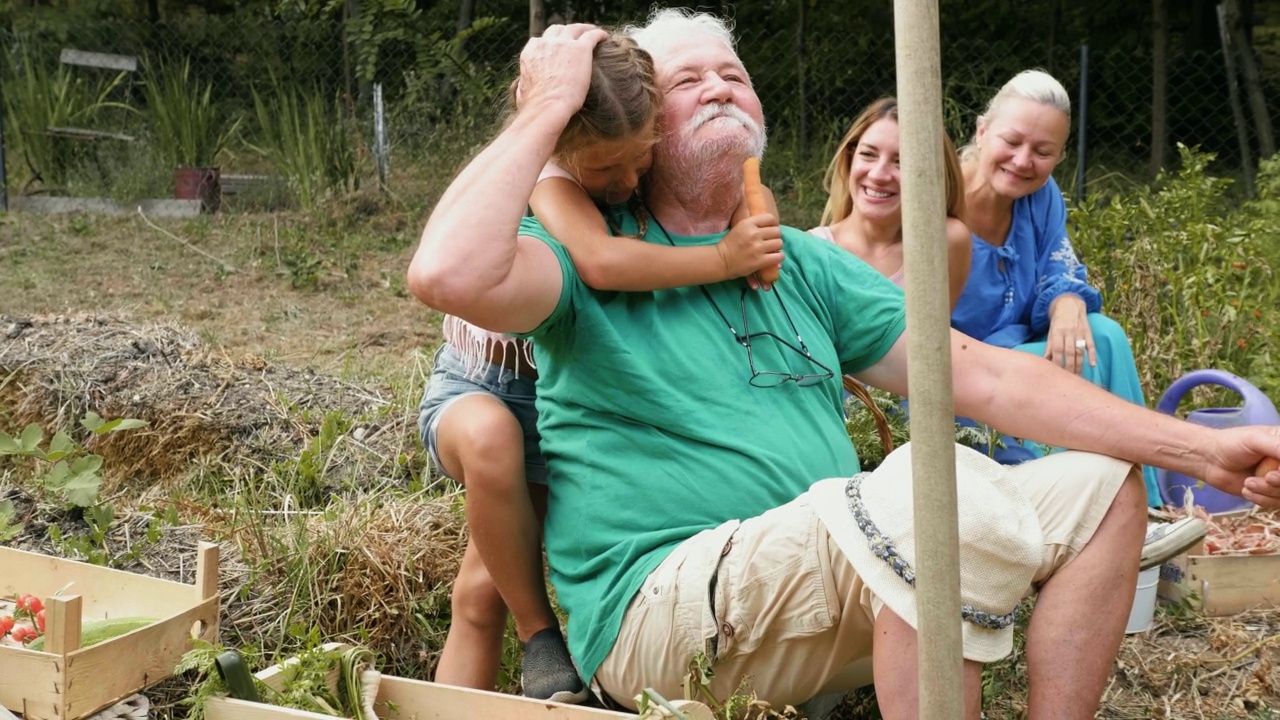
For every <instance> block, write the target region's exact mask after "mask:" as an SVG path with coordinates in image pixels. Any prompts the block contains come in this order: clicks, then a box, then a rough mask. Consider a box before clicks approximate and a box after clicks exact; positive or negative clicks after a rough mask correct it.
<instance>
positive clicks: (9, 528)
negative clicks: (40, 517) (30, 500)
mask: <svg viewBox="0 0 1280 720" xmlns="http://www.w3.org/2000/svg"><path fill="white" fill-rule="evenodd" d="M22 528H23V524H22V523H20V522H18V513H17V511H16V510H15V509H14V507H13V501H12V500H0V543H5V542H9V541H10V540H12V539H14V538H16V537H18V533H20V532H22Z"/></svg>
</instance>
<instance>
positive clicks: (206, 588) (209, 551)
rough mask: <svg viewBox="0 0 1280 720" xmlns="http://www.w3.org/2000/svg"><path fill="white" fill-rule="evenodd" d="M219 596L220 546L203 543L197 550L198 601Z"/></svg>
mask: <svg viewBox="0 0 1280 720" xmlns="http://www.w3.org/2000/svg"><path fill="white" fill-rule="evenodd" d="M217 594H218V546H217V545H215V544H214V543H210V542H203V541H202V542H201V543H200V545H199V546H198V547H197V549H196V600H197V601H200V600H208V599H209V598H211V597H216V596H217Z"/></svg>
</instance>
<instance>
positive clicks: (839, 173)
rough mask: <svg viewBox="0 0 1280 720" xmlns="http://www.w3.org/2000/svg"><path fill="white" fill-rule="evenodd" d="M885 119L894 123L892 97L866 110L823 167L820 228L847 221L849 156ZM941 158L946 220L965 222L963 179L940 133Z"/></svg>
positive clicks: (850, 201) (894, 101) (895, 104)
mask: <svg viewBox="0 0 1280 720" xmlns="http://www.w3.org/2000/svg"><path fill="white" fill-rule="evenodd" d="M885 118H889V119H891V120H893V122H894V123H895V124H896V123H897V122H898V101H897V99H895V98H892V97H883V98H880V99H879V100H876V101H875V102H873V103H871V104H870V105H868V106H867V108H866V109H865V110H863V111H862V113H861V114H859V115H858V117H857V118H856V119H854V121H853V125H851V126H850V127H849V132H847V133H845V134H844V138H843V139H841V140H840V144H839V145H837V146H836V154H835V156H834V157H832V158H831V164H830V165H828V166H827V174H826V176H825V177H824V178H823V180H822V187H823V189H825V190H826V191H827V206H826V207H825V208H823V210H822V220H821V222H820V224H821V225H832V224H834V223H838V222H840V221H841V220H844V219H845V218H847V217H849V215H850V214H851V213H852V212H853V197H852V195H850V192H849V166H850V163H851V162H852V161H853V153H854V152H855V151H856V150H857V149H858V143H859V142H860V141H861V140H862V136H863V135H865V134H866V132H867V129H868V128H870V127H871V126H872V125H874V124H876V123H877V122H879V121H881V120H883V119H885ZM942 158H943V165H944V166H945V168H944V169H945V171H946V177H947V217H953V218H958V219H960V220H962V221H963V220H964V219H965V207H964V175H963V174H961V172H960V161H959V159H958V158H957V156H956V148H955V145H954V144H952V142H951V138H950V137H948V136H947V132H946V130H943V131H942Z"/></svg>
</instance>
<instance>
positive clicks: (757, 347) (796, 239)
mask: <svg viewBox="0 0 1280 720" xmlns="http://www.w3.org/2000/svg"><path fill="white" fill-rule="evenodd" d="M635 228H636V225H635V222H634V220H633V219H632V218H630V217H629V216H628V217H626V218H625V221H624V224H623V226H622V231H623V232H634V231H635ZM520 234H522V235H526V236H530V237H534V238H538V239H541V240H543V241H544V242H546V243H547V245H548V246H549V247H550V248H551V249H552V250H553V251H554V252H555V253H556V255H557V257H558V258H559V259H560V267H561V269H562V271H563V273H564V288H563V291H562V293H561V296H560V301H559V303H558V304H557V306H556V308H555V310H554V311H553V312H552V314H551V316H550V317H549V318H547V320H546V321H545V322H543V324H542V325H541V326H539V327H538V328H537V329H536V330H534V331H533V332H532V333H529V336H530V337H532V338H533V340H534V356H535V359H536V360H537V365H538V400H537V407H538V428H539V429H540V430H541V433H542V453H543V455H544V456H545V457H546V459H547V466H548V468H549V471H550V478H549V487H550V493H551V495H550V502H549V511H548V515H547V522H546V528H545V533H546V546H547V556H548V558H549V561H550V566H551V579H552V583H553V584H554V586H555V588H556V597H557V599H558V600H559V602H560V605H561V607H562V608H564V610H565V611H567V612H568V614H569V648H570V650H571V651H572V653H573V656H574V658H575V659H576V661H577V663H578V667H579V669H580V670H581V672H582V674H583V677H586V678H590V677H591V676H593V675H594V674H595V672H596V669H597V668H598V667H599V666H600V663H601V662H603V661H604V658H605V657H606V656H607V655H608V653H609V650H610V649H611V648H612V647H613V644H614V642H615V641H616V640H617V636H618V629H619V627H620V626H621V624H622V617H623V615H624V613H625V612H626V609H627V605H628V603H629V602H630V601H631V598H632V596H633V595H634V594H635V593H636V591H637V590H639V588H640V586H641V584H643V582H644V579H645V578H646V577H647V576H648V574H649V573H650V572H651V571H652V570H653V569H654V568H656V567H657V566H658V564H659V563H661V562H662V560H663V559H664V558H665V557H666V556H667V554H668V553H670V552H671V550H672V548H674V547H675V546H676V545H677V544H679V543H680V542H681V541H683V540H685V539H687V538H690V537H692V536H693V535H695V534H697V533H698V532H701V531H702V530H706V529H708V528H713V527H716V526H718V525H720V524H722V523H724V522H726V521H728V520H732V519H746V518H750V517H755V516H757V515H760V514H763V513H764V512H765V511H767V510H769V509H771V508H775V507H778V506H781V505H783V504H785V503H787V502H790V501H791V500H793V499H795V498H796V497H797V496H799V495H800V494H801V493H803V492H805V491H806V490H807V489H808V488H809V486H810V485H811V484H813V483H814V482H816V481H817V480H820V479H822V478H827V477H838V476H850V475H852V474H853V473H855V472H857V471H858V458H857V455H856V454H855V453H854V450H853V447H852V446H851V445H850V443H849V437H848V435H847V434H846V432H845V424H844V415H843V408H842V401H843V388H842V386H841V382H840V370H843V371H844V372H857V371H859V370H862V369H864V368H867V367H868V366H870V365H873V364H874V363H875V362H876V361H878V360H879V359H880V358H881V357H882V356H883V355H884V354H885V353H886V352H887V351H888V350H889V348H890V346H892V345H893V343H894V341H895V340H897V339H898V337H899V335H901V333H902V331H903V329H904V328H905V325H906V318H905V314H904V307H903V297H902V290H901V289H899V288H898V287H897V286H896V285H894V284H893V283H891V282H890V281H889V280H887V279H886V278H885V277H884V276H882V275H881V274H880V273H878V272H876V271H875V270H874V269H872V268H871V267H869V266H868V265H866V264H865V263H863V262H862V261H861V260H858V259H857V258H856V257H855V256H854V255H852V254H850V253H848V252H846V251H845V250H842V249H840V248H839V247H837V246H835V245H833V244H832V243H829V242H825V241H823V240H820V239H818V238H816V237H813V236H812V235H809V234H807V233H804V232H801V231H799V230H796V229H794V228H783V242H784V245H785V252H786V261H785V262H784V263H783V265H782V277H781V280H780V281H779V282H778V284H777V285H776V286H775V288H774V290H773V291H771V292H753V291H748V292H747V294H746V302H745V304H746V312H747V322H748V328H749V329H750V331H751V332H752V333H756V332H760V331H769V332H772V333H774V334H776V335H777V336H778V337H780V338H782V339H785V340H787V341H788V342H790V343H791V344H792V345H797V344H798V343H797V341H796V337H795V336H796V333H795V332H794V331H792V329H791V326H790V324H789V323H788V322H787V318H786V316H785V315H784V314H783V310H782V306H781V304H780V303H779V302H778V298H777V297H775V296H781V298H782V301H783V302H785V304H786V309H787V312H788V313H789V314H790V316H791V320H792V321H794V323H795V326H796V328H797V329H798V330H799V335H800V337H802V338H803V339H804V342H805V344H807V346H808V348H809V350H810V352H811V353H812V354H813V356H814V358H816V359H817V360H818V361H819V362H821V363H822V364H823V365H825V366H826V367H828V368H830V369H831V370H833V371H836V372H835V374H834V376H833V377H832V378H831V379H829V380H827V381H825V382H821V383H820V384H818V385H814V386H811V387H800V386H799V385H797V383H795V382H785V383H782V384H781V385H778V386H776V387H768V388H759V387H753V386H752V385H750V384H749V380H750V379H751V370H750V366H749V365H748V361H747V350H746V348H745V347H743V346H742V345H741V344H739V343H738V342H737V341H735V339H734V334H733V331H732V330H730V329H729V325H732V326H733V328H734V329H735V330H737V331H738V332H739V333H742V332H743V323H742V302H741V300H740V299H741V297H742V292H741V291H742V289H743V288H745V287H746V283H745V281H743V280H735V281H730V282H722V283H717V284H715V285H707V286H704V287H705V288H706V290H707V292H708V293H709V294H710V298H711V300H712V302H714V304H715V306H716V307H715V308H713V307H712V304H711V303H709V302H708V301H707V297H705V296H704V295H703V293H702V291H701V290H699V288H698V287H686V288H677V289H673V290H661V291H657V292H631V293H627V292H602V291H597V290H593V289H591V288H589V287H587V286H586V285H585V284H584V283H583V282H582V279H581V278H580V277H579V276H578V273H577V271H576V269H575V268H574V265H573V262H572V261H571V260H570V258H569V254H568V251H567V250H565V248H564V246H562V245H561V244H560V243H558V242H556V241H555V240H554V239H552V238H551V237H550V236H549V235H548V234H547V233H546V231H545V230H544V229H543V228H542V227H541V226H540V225H539V224H538V223H537V221H535V220H531V219H526V220H525V221H524V223H523V224H522V225H521V229H520ZM723 236H724V233H717V234H715V235H706V236H697V237H685V236H679V235H668V234H667V233H665V232H664V230H663V229H662V228H661V227H659V226H658V225H657V223H655V222H652V221H651V222H650V223H649V230H648V233H647V235H646V237H645V240H646V241H648V242H655V243H661V244H666V243H667V238H668V237H669V238H670V239H671V241H673V242H674V243H675V244H677V245H705V244H711V243H715V242H718V241H719V240H720V238H721V237H723ZM716 308H718V309H719V312H720V313H723V315H724V319H721V317H720V315H719V314H717V310H716ZM726 320H727V323H728V324H726ZM751 349H752V354H753V357H754V359H755V366H756V369H757V371H787V370H788V369H789V370H790V372H793V373H795V374H796V375H804V374H808V373H820V372H822V370H821V369H820V368H818V367H816V366H815V365H813V364H812V363H811V362H810V361H809V360H807V359H806V358H804V357H803V356H801V355H799V354H797V353H796V352H794V351H791V350H788V349H786V348H785V347H783V346H781V345H780V344H779V343H778V342H777V341H776V340H772V339H770V338H763V337H754V338H752V340H751Z"/></svg>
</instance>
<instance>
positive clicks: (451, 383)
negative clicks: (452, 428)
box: [418, 343, 547, 485]
mask: <svg viewBox="0 0 1280 720" xmlns="http://www.w3.org/2000/svg"><path fill="white" fill-rule="evenodd" d="M476 393H481V394H486V395H492V396H493V397H496V398H498V399H499V400H501V401H502V402H503V404H504V405H506V406H507V409H508V410H510V411H511V414H512V415H514V416H515V418H516V421H517V422H519V423H520V428H521V429H522V430H523V431H524V477H525V480H526V481H527V482H531V483H537V484H539V485H546V484H547V461H546V460H545V459H544V458H543V457H542V450H541V449H540V448H539V447H538V443H539V441H541V439H542V436H540V435H539V434H538V425H537V421H538V411H537V409H536V408H535V407H534V397H535V396H534V381H533V380H532V379H530V378H527V377H522V376H520V375H517V374H516V373H515V371H513V370H511V369H510V368H506V367H503V366H501V365H497V364H494V363H486V364H485V365H484V366H483V367H482V368H481V369H480V371H479V372H476V373H472V375H471V376H468V375H467V368H466V365H465V363H464V361H463V359H462V357H461V355H460V354H459V353H458V349H457V348H455V347H454V346H453V345H451V344H449V343H445V344H444V345H441V346H440V349H439V350H437V351H436V355H435V363H434V365H433V366H432V370H431V378H430V379H429V380H428V381H427V390H426V392H425V393H423V395H422V402H421V403H420V404H419V405H418V436H419V438H420V439H421V440H422V444H423V446H424V447H426V449H427V453H428V454H429V455H430V456H431V462H432V463H434V464H435V466H436V468H437V469H438V470H439V471H440V472H441V473H443V474H445V475H448V473H447V472H445V469H444V466H443V465H442V464H441V463H440V456H439V455H438V454H437V445H436V431H437V429H438V428H439V426H440V418H441V417H442V416H443V415H444V411H445V409H446V408H448V407H449V406H450V405H451V404H453V403H454V402H455V401H457V400H458V399H460V398H464V397H466V396H468V395H474V394H476ZM455 479H456V478H455Z"/></svg>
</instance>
